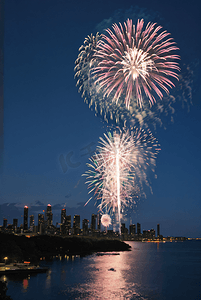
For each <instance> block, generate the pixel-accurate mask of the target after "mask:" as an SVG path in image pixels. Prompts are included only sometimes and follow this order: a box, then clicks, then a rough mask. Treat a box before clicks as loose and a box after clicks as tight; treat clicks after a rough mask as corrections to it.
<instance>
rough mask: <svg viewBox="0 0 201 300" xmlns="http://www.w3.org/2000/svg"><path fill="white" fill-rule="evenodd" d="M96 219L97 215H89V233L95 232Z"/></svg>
mask: <svg viewBox="0 0 201 300" xmlns="http://www.w3.org/2000/svg"><path fill="white" fill-rule="evenodd" d="M96 218H97V215H95V214H92V215H91V231H95V230H96Z"/></svg>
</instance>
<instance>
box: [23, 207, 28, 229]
mask: <svg viewBox="0 0 201 300" xmlns="http://www.w3.org/2000/svg"><path fill="white" fill-rule="evenodd" d="M23 229H24V230H28V206H26V205H25V206H24V226H23Z"/></svg>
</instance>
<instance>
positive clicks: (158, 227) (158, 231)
mask: <svg viewBox="0 0 201 300" xmlns="http://www.w3.org/2000/svg"><path fill="white" fill-rule="evenodd" d="M159 236H160V224H157V237H159Z"/></svg>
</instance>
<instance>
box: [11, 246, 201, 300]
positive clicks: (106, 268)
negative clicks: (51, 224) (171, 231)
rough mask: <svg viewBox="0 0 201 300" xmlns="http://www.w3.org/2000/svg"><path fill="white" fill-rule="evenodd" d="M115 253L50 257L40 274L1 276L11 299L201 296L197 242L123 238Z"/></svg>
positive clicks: (177, 299) (158, 299)
mask: <svg viewBox="0 0 201 300" xmlns="http://www.w3.org/2000/svg"><path fill="white" fill-rule="evenodd" d="M128 243H129V244H130V245H131V246H132V251H129V252H119V253H120V255H103V256H97V255H96V254H93V255H90V256H87V257H83V258H80V257H72V258H69V257H66V258H63V259H62V258H56V259H54V260H53V261H51V262H43V265H45V266H49V268H50V270H49V272H48V273H46V274H37V275H33V276H32V275H31V276H28V277H21V278H20V277H17V278H5V279H6V280H7V281H8V292H7V294H8V295H10V296H11V297H12V298H13V300H19V299H22V300H25V299H29V300H35V299H37V300H46V299H48V300H53V299H57V300H64V299H65V300H66V299H101V300H102V299H105V300H106V299H107V300H108V299H143V300H170V299H171V300H174V299H175V300H180V299H181V300H199V299H201V242H200V241H186V242H177V243H175V242H173V243H160V244H159V243H141V242H128Z"/></svg>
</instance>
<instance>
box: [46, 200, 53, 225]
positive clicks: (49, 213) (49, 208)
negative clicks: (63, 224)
mask: <svg viewBox="0 0 201 300" xmlns="http://www.w3.org/2000/svg"><path fill="white" fill-rule="evenodd" d="M52 217H53V214H52V206H51V204H48V205H47V210H46V222H47V226H48V227H51V226H52Z"/></svg>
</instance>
